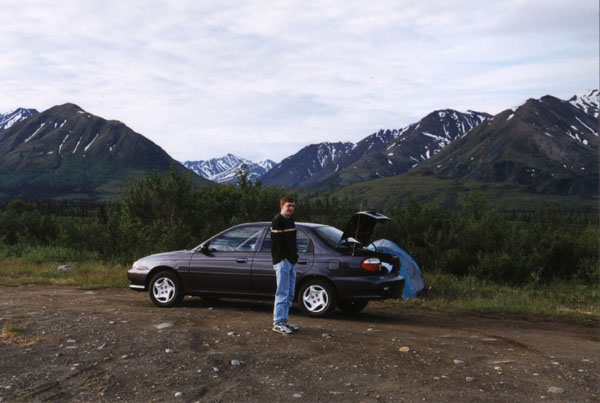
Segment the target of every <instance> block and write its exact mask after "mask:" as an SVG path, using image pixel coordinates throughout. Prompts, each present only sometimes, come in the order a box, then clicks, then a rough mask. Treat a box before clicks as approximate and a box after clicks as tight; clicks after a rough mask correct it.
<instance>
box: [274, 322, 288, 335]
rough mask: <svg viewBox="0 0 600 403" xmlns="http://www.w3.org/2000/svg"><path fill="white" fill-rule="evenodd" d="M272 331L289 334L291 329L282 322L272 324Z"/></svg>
mask: <svg viewBox="0 0 600 403" xmlns="http://www.w3.org/2000/svg"><path fill="white" fill-rule="evenodd" d="M273 331H274V332H277V333H281V334H291V333H292V329H290V328H289V327H288V326H286V324H285V323H283V322H281V323H276V324H274V325H273Z"/></svg>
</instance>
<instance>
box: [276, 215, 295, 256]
mask: <svg viewBox="0 0 600 403" xmlns="http://www.w3.org/2000/svg"><path fill="white" fill-rule="evenodd" d="M271 256H272V257H273V264H277V263H279V262H281V261H282V260H283V259H287V260H288V261H289V262H290V263H291V264H295V263H296V262H297V261H298V251H297V250H296V223H294V220H293V219H292V218H291V217H290V218H286V217H285V216H283V215H281V214H277V215H276V216H275V218H274V219H273V223H272V224H271Z"/></svg>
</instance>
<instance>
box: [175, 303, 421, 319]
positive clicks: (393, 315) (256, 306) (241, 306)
mask: <svg viewBox="0 0 600 403" xmlns="http://www.w3.org/2000/svg"><path fill="white" fill-rule="evenodd" d="M180 306H181V307H186V308H212V309H219V310H231V311H240V310H245V311H252V312H263V313H265V314H272V312H273V301H272V300H265V299H234V298H202V297H186V298H184V300H183V301H182V302H181V304H180ZM290 314H291V315H295V316H299V317H302V316H304V317H306V318H310V319H318V318H311V317H309V316H307V315H305V314H304V313H303V312H302V311H301V310H300V308H299V307H298V306H297V304H294V306H292V309H291V311H290ZM322 319H323V320H335V321H347V322H358V323H360V322H365V323H407V318H405V317H404V316H403V315H399V314H398V310H396V309H393V310H381V309H376V310H374V309H370V308H369V307H367V308H365V310H363V311H361V312H358V313H353V314H348V313H344V312H342V311H340V310H335V311H334V312H332V313H330V314H329V315H328V316H326V317H325V318H322ZM409 321H412V320H409Z"/></svg>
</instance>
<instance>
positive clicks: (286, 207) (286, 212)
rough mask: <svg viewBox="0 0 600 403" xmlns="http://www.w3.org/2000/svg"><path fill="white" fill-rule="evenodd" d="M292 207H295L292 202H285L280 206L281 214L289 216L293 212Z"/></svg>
mask: <svg viewBox="0 0 600 403" xmlns="http://www.w3.org/2000/svg"><path fill="white" fill-rule="evenodd" d="M294 207H296V205H295V204H294V203H289V202H288V203H285V204H284V205H283V207H281V214H282V215H284V216H287V217H289V216H291V215H292V213H293V212H294Z"/></svg>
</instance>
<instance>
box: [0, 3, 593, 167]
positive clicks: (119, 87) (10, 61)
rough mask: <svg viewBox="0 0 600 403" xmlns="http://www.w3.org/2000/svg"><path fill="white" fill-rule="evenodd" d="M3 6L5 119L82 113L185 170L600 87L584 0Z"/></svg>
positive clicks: (0, 65)
mask: <svg viewBox="0 0 600 403" xmlns="http://www.w3.org/2000/svg"><path fill="white" fill-rule="evenodd" d="M5 3H6V4H4V6H3V15H2V17H1V18H2V21H1V24H0V47H1V48H2V49H3V57H2V58H1V59H0V77H1V78H0V88H1V89H2V94H4V97H3V98H2V99H0V110H9V109H14V108H16V107H18V106H26V107H35V108H38V109H46V108H49V107H51V106H53V105H56V104H62V103H65V102H74V103H76V104H78V105H80V106H81V107H83V108H84V109H86V110H88V111H89V112H91V113H94V114H96V115H99V116H102V117H104V118H107V119H118V120H121V121H123V122H124V123H126V124H127V125H128V126H130V127H131V128H133V129H134V130H136V131H137V132H139V133H141V134H143V135H145V136H146V137H149V138H150V139H151V140H153V141H154V142H155V143H157V144H159V145H160V146H161V147H163V148H164V149H165V150H166V151H167V152H169V153H170V154H171V155H172V156H173V157H175V158H177V159H179V160H194V159H208V158H212V157H217V156H220V155H224V154H226V153H227V152H232V153H234V154H238V155H240V156H243V157H245V158H249V159H252V160H260V159H266V158H271V159H274V160H281V159H283V158H285V157H286V156H288V155H290V154H293V153H295V152H297V151H298V150H299V149H300V148H301V147H303V146H305V145H307V144H310V143H317V142H321V141H359V140H360V139H362V138H363V137H365V136H367V135H369V134H371V133H373V132H375V131H376V130H378V129H380V128H400V127H403V126H406V125H407V124H409V123H412V122H414V121H416V120H418V119H420V118H421V117H423V116H424V115H425V114H427V113H429V112H431V111H432V110H435V109H441V108H447V107H451V108H456V109H460V110H466V109H474V110H480V111H487V112H490V113H495V112H499V111H501V110H503V109H506V108H509V107H511V106H513V105H515V104H518V103H520V102H522V101H523V100H525V99H526V98H530V97H538V96H542V95H545V94H552V95H556V96H562V97H568V96H570V95H571V94H574V93H577V92H580V91H581V90H584V89H587V88H590V87H597V86H598V57H597V53H598V25H599V24H598V4H597V3H595V2H590V1H584V0H577V1H572V2H568V4H567V3H566V2H559V1H550V2H548V1H542V0H527V1H522V0H506V1H490V2H485V3H481V2H475V1H463V2H460V3H456V2H447V1H437V0H435V1H434V0H429V1H421V2H414V1H373V2H368V3H365V2H360V1H316V2H308V3H307V2H303V1H302V2H301V1H291V2H275V3H273V2H266V1H258V0H255V1H232V2H227V1H225V2H221V1H219V2H217V1H204V2H194V1H133V0H131V1H126V2H123V1H117V0H108V1H100V0H98V1H87V2H80V1H73V0H65V1H61V2H50V1H41V0H40V1H10V0H9V1H8V2H5Z"/></svg>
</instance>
